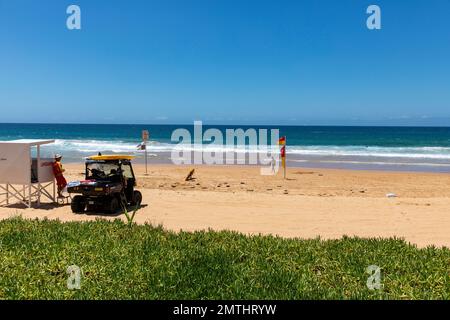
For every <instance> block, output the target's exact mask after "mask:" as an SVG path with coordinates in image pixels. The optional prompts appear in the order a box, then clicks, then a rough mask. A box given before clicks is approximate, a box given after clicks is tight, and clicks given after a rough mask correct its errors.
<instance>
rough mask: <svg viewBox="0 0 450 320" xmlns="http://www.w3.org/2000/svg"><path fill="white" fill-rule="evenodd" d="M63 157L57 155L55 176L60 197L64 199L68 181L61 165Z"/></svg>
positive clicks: (54, 164) (54, 163)
mask: <svg viewBox="0 0 450 320" xmlns="http://www.w3.org/2000/svg"><path fill="white" fill-rule="evenodd" d="M61 159H62V156H61V155H60V154H56V155H55V161H54V162H53V174H54V175H55V179H56V184H57V185H58V197H59V198H62V197H63V195H62V193H61V192H62V191H63V189H64V188H65V187H66V186H67V181H66V179H65V178H64V176H63V172H64V171H65V170H64V169H63V167H62V164H61Z"/></svg>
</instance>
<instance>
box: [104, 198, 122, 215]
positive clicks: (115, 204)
mask: <svg viewBox="0 0 450 320" xmlns="http://www.w3.org/2000/svg"><path fill="white" fill-rule="evenodd" d="M109 200H110V201H108V202H107V203H105V210H106V212H107V213H111V214H112V213H116V212H117V211H118V210H119V200H118V199H117V197H111V198H109Z"/></svg>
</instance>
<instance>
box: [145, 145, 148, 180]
mask: <svg viewBox="0 0 450 320" xmlns="http://www.w3.org/2000/svg"><path fill="white" fill-rule="evenodd" d="M144 148H145V175H148V171H147V141H144Z"/></svg>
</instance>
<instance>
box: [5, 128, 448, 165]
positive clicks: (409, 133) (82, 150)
mask: <svg viewBox="0 0 450 320" xmlns="http://www.w3.org/2000/svg"><path fill="white" fill-rule="evenodd" d="M180 128H184V129H187V130H188V131H190V132H191V133H192V136H193V125H106V124H101V125H94V124H0V140H15V139H54V140H55V144H52V145H49V146H45V147H44V148H43V154H44V156H48V157H51V156H52V155H53V154H54V153H61V154H63V156H64V160H65V161H80V160H82V159H83V158H84V157H86V156H89V155H92V154H96V153H98V152H102V153H128V154H135V155H137V157H138V161H142V158H143V152H142V151H138V150H137V148H136V147H137V145H138V144H139V143H140V142H141V131H142V130H143V129H146V130H148V131H149V132H150V141H149V144H148V153H149V154H150V158H149V161H150V163H152V162H153V163H163V162H170V161H171V160H170V152H171V151H172V150H173V148H174V147H175V146H176V143H177V142H173V141H171V135H172V132H173V131H174V130H176V129H180ZM209 128H217V129H219V130H220V131H221V132H222V133H223V134H224V136H225V130H226V129H237V128H242V129H244V130H247V129H249V128H254V129H256V130H259V129H268V130H270V129H279V131H280V136H286V137H287V157H288V165H290V166H298V167H330V168H351V169H377V170H407V171H439V172H450V128H447V127H337V126H336V127H335V126H259V127H257V126H251V127H248V126H236V127H233V126H206V125H204V126H203V131H205V130H207V129H209ZM269 141H270V140H269ZM207 144H208V143H207V142H204V147H208V146H207ZM197 147H198V146H195V145H193V146H190V145H189V146H184V148H188V149H189V150H194V149H195V148H197ZM208 148H212V149H211V150H214V151H218V152H223V151H227V150H230V148H229V147H227V146H217V145H215V146H214V147H211V146H209V147H208ZM274 148H277V147H276V146H274ZM232 150H234V151H236V152H245V151H250V152H258V147H257V146H255V145H240V146H234V147H233V149H232Z"/></svg>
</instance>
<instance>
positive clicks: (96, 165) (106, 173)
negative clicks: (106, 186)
mask: <svg viewBox="0 0 450 320" xmlns="http://www.w3.org/2000/svg"><path fill="white" fill-rule="evenodd" d="M119 172H120V167H119V165H118V164H116V163H105V162H91V163H88V164H86V179H95V180H101V179H109V178H112V177H114V176H117V175H118V174H119Z"/></svg>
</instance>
